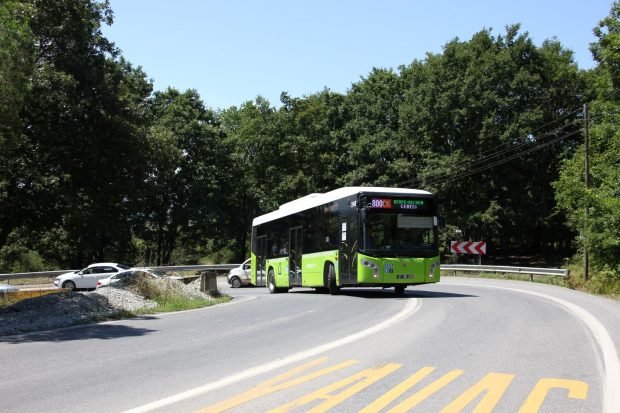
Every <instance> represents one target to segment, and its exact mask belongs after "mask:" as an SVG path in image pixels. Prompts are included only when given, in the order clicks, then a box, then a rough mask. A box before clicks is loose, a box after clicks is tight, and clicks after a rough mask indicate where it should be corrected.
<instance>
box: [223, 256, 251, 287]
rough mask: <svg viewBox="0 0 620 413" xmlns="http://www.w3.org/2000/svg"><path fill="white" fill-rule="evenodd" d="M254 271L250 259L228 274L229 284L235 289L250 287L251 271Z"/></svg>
mask: <svg viewBox="0 0 620 413" xmlns="http://www.w3.org/2000/svg"><path fill="white" fill-rule="evenodd" d="M251 270H252V260H251V259H250V258H248V259H247V260H245V261H244V262H243V264H241V265H240V266H238V267H236V268H233V269H232V270H230V271H229V272H228V275H227V276H226V278H227V279H228V284H230V286H231V287H233V288H239V287H241V286H242V285H250V284H251V282H250V271H251Z"/></svg>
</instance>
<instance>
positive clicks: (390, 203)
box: [368, 198, 426, 209]
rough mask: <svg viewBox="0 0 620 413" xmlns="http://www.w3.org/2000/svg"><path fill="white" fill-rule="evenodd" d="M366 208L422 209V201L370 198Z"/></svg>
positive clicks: (423, 202)
mask: <svg viewBox="0 0 620 413" xmlns="http://www.w3.org/2000/svg"><path fill="white" fill-rule="evenodd" d="M368 206H369V207H370V208H372V209H422V208H424V207H425V206H426V200H424V199H399V198H370V202H369V203H368Z"/></svg>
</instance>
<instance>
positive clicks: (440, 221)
mask: <svg viewBox="0 0 620 413" xmlns="http://www.w3.org/2000/svg"><path fill="white" fill-rule="evenodd" d="M437 221H438V222H437V226H438V227H439V228H445V226H446V219H445V218H444V217H442V216H439V217H437Z"/></svg>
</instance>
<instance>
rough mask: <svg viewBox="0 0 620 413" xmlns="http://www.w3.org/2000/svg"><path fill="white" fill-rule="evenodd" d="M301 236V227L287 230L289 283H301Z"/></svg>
mask: <svg viewBox="0 0 620 413" xmlns="http://www.w3.org/2000/svg"><path fill="white" fill-rule="evenodd" d="M302 236H303V229H302V227H294V228H291V229H290V230H289V237H288V238H289V243H288V245H289V250H288V259H289V264H288V274H289V285H301V255H302V245H301V240H302Z"/></svg>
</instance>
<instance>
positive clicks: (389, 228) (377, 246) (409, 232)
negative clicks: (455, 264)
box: [363, 213, 437, 255]
mask: <svg viewBox="0 0 620 413" xmlns="http://www.w3.org/2000/svg"><path fill="white" fill-rule="evenodd" d="M363 244H364V250H365V251H369V252H371V253H379V254H381V255H385V254H390V255H400V254H406V253H412V252H422V251H428V252H435V253H436V251H437V233H436V230H435V225H434V217H430V216H417V215H409V214H384V213H373V214H368V215H367V217H366V222H365V225H364V231H363Z"/></svg>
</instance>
